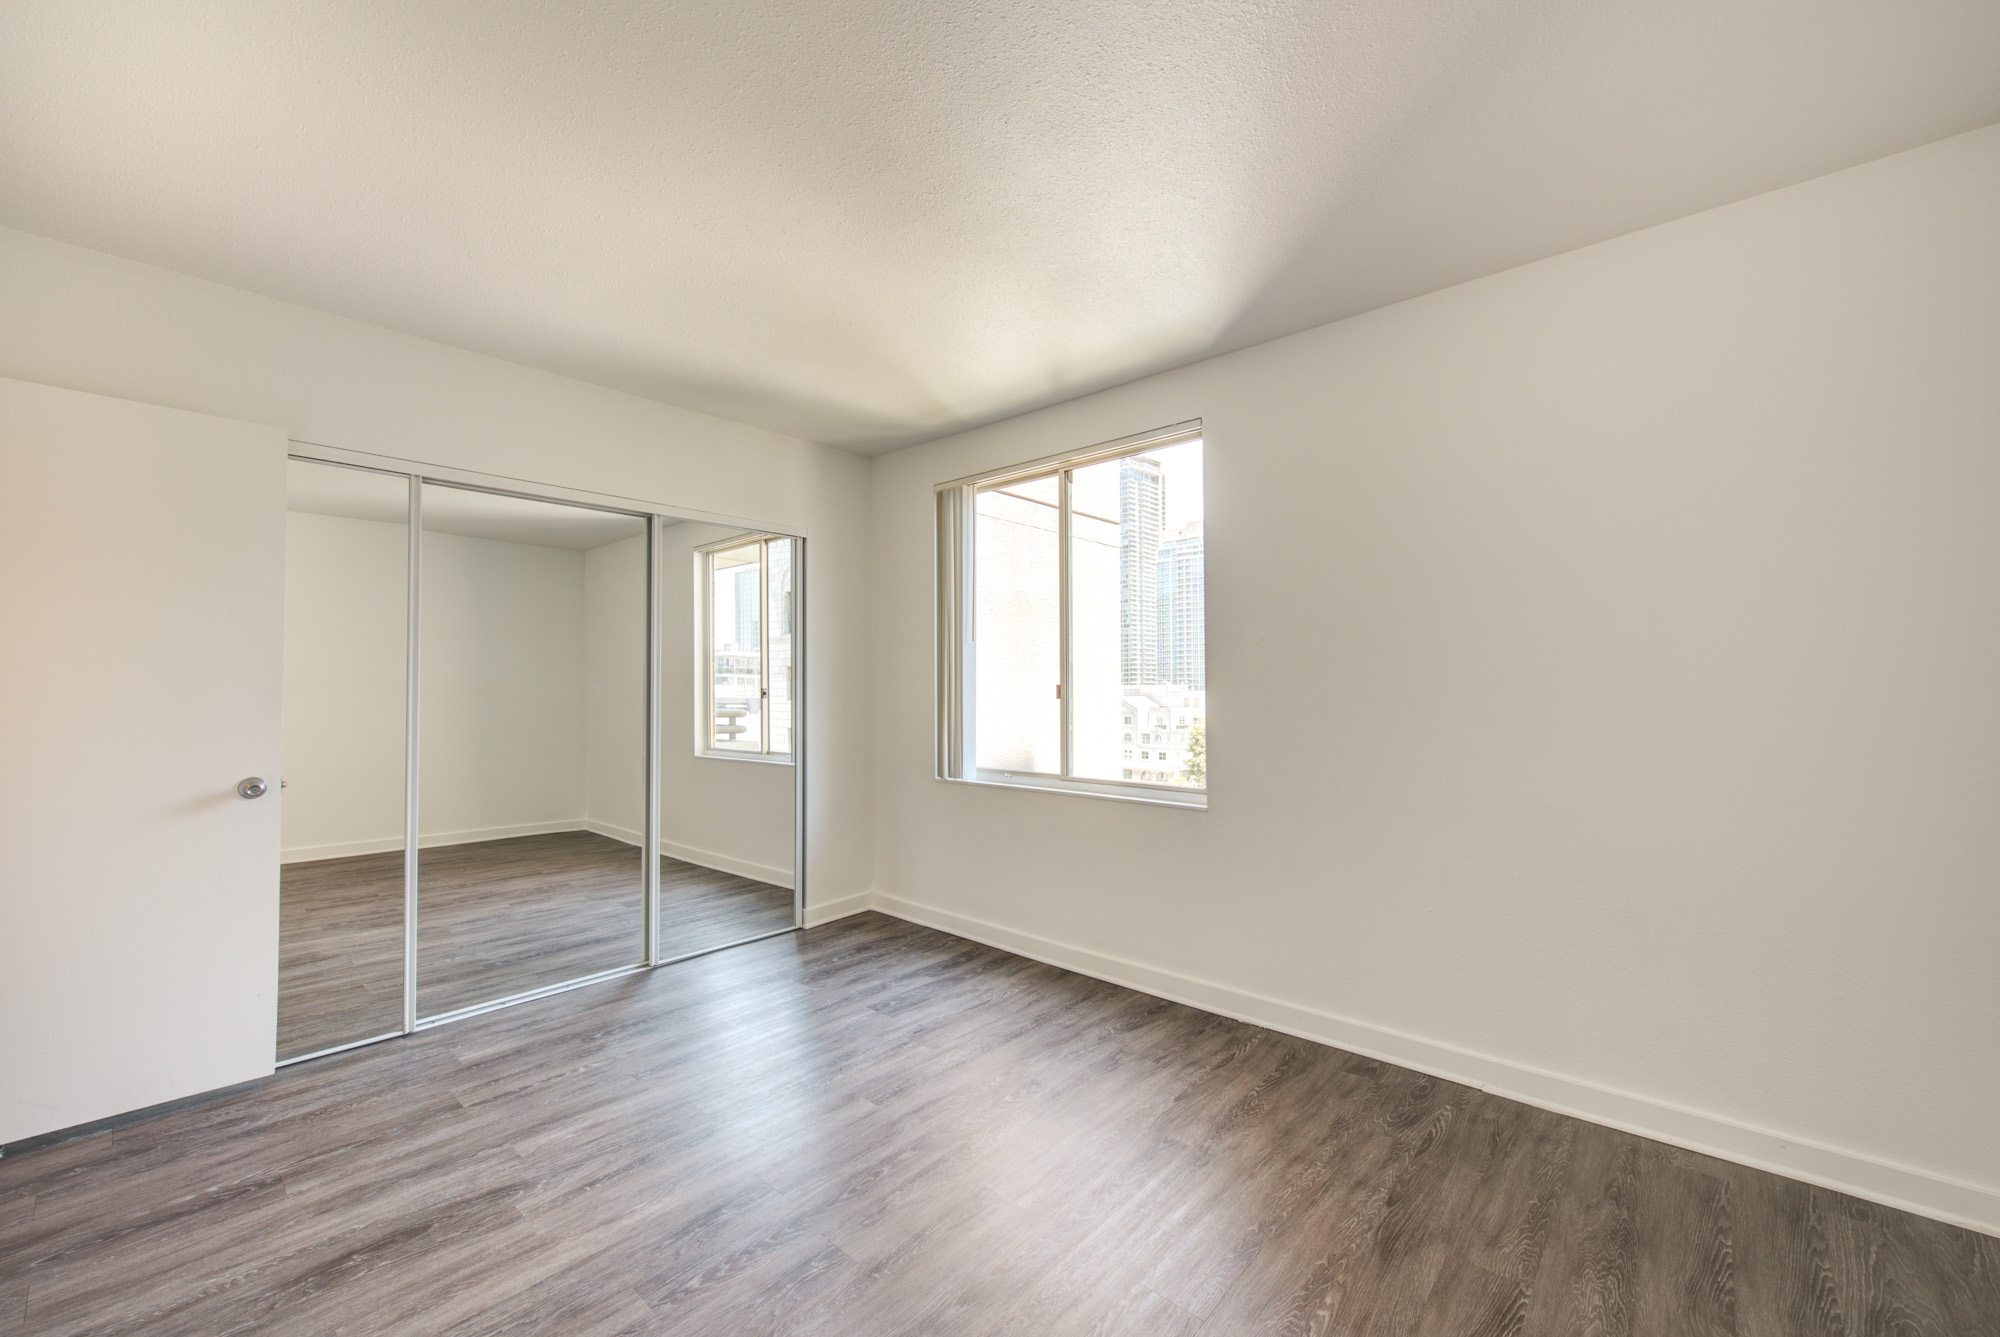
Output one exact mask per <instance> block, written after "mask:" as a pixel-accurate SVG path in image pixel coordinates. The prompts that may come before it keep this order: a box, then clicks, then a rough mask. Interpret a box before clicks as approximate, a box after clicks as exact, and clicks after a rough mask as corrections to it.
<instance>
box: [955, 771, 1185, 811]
mask: <svg viewBox="0 0 2000 1337" xmlns="http://www.w3.org/2000/svg"><path fill="white" fill-rule="evenodd" d="M939 778H940V779H944V782H945V783H946V784H953V785H991V786H993V787H994V788H996V789H1039V790H1042V791H1044V792H1046V793H1051V794H1080V795H1082V796H1083V797H1085V798H1108V799H1112V800H1115V801H1117V802H1120V803H1148V804H1151V805H1152V806H1154V807H1156V808H1193V809H1195V810H1197V811H1206V810H1207V808H1208V791H1207V790H1205V789H1172V788H1169V787H1167V786H1165V785H1137V784H1124V783H1121V782H1119V781H1117V780H1062V779H1058V778H1056V777H1055V776H1053V775H1022V774H1019V773H1017V772H1014V771H981V772H979V773H978V775H976V776H971V777H965V778H956V777H954V778H949V779H945V778H944V777H939Z"/></svg>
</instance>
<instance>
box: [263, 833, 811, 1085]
mask: <svg viewBox="0 0 2000 1337" xmlns="http://www.w3.org/2000/svg"><path fill="white" fill-rule="evenodd" d="M640 857H641V856H640V853H639V851H638V850H637V849H636V848H634V847H633V846H630V845H626V844H621V843H620V842H618V841H616V840H612V839H609V838H608V837H605V836H600V835H597V834H595V833H593V832H589V831H564V832H559V833H556V834H552V835H541V836H518V837H514V838H512V839H509V840H485V841H478V842H474V843H471V844H465V845H448V846H442V847H438V848H435V849H427V850H425V851H423V854H422V858H421V859H420V860H419V864H418V868H419V874H420V884H421V885H420V896H419V902H420V906H421V909H420V912H419V916H418V918H419V923H418V932H417V1005H418V1013H419V1015H421V1016H433V1015H436V1014H439V1013H444V1012H450V1011H454V1010H456V1009H458V1008H462V1007H469V1006H472V1005H473V1004H476V1003H481V1002H486V1001H488V1000H490V999H494V998H502V997H506V996H508V995H510V994H517V993H526V992H528V991H529V990H532V989H539V988H542V987H544V986H545V985H550V984H560V983H562V982H564V981H565V980H573V979H577V978H579V977H581V976H584V975H591V974H595V973H596V972H598V971H601V970H613V969H616V968H617V967H619V966H626V965H631V964H632V963H634V962H635V961H638V960H639V959H641V957H642V956H643V954H644V943H643V933H644V928H643V925H642V923H641V921H640V912H641V907H640V867H639V860H640ZM281 884H282V885H281V889H280V893H279V906H280V908H279V937H278V941H279V951H278V1056H279V1057H280V1058H290V1057H293V1056H296V1055H299V1054H310V1053H315V1052H317V1051H319V1050H321V1049H326V1048H330V1047H331V1046H334V1045H339V1044H345V1043H348V1042H350V1041H353V1040H362V1039H367V1038H368V1037H370V1036H374V1035H381V1034H383V1033H385V1032H388V1031H394V1030H399V1029H401V1027H402V1018H403V856H402V853H401V852H400V851H398V852H396V853H392V854H364V855H357V856H354V857H351V858H345V859H317V860H313V861H311V862H307V863H294V864H286V865H285V866H284V870H283V876H282V878H281ZM791 923H792V893H791V892H790V891H788V890H786V889H784V888H782V887H774V886H771V885H769V884H768V883H764V882H755V881H752V880H751V879H749V878H746V877H738V876H735V875H734V874H731V873H721V872H717V871H715V870H714V869H710V868H702V867H700V866H698V865H696V864H691V863H684V862H682V861H681V860H679V859H669V858H665V857H662V858H661V860H660V937H661V946H662V948H663V955H664V956H667V957H674V956H680V955H684V954H686V953H688V952H696V951H704V950H707V949H708V948H711V947H719V946H722V945H724V944H726V943H732V942H740V941H742V940H743V939H745V938H749V937H755V936H756V935H758V934H761V933H771V932H775V931H777V930H779V929H784V928H789V927H790V926H791Z"/></svg>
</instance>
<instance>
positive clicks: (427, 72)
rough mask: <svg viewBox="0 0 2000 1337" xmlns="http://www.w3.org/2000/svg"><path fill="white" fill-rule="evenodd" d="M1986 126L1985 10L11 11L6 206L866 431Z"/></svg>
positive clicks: (1020, 2)
mask: <svg viewBox="0 0 2000 1337" xmlns="http://www.w3.org/2000/svg"><path fill="white" fill-rule="evenodd" d="M1996 120H2000V4H1996V3H1995V0H1819V2H1818V3H1814V2H1813V0H1691V2H1689V3H1673V4H1669V3H1661V0H1536V2H1535V3H1528V2H1527V0H1341V2H1340V3H1328V2H1327V0H1265V2H1264V3H1258V4H1247V3H1245V4H1179V5H1170V4H1136V3H1132V0H1065V2H1064V3H1060V4H1048V3H1042V2H1040V0H988V2H987V3H981V4H915V5H912V4H902V3H895V0H816V3H813V4H799V3H796V0H680V2H679V3H675V4H660V3H656V2H652V0H595V2H594V3H590V4H578V5H557V4H551V3H549V0H430V2H429V3H424V4H395V3H390V0H338V2H336V0H290V3H286V4H272V3H270V2H269V0H183V2H182V3H175V4H150V5H148V4H134V3H131V0H60V3H52V2H50V0H44V2H43V3H40V4H33V3H27V4H13V5H6V6H0V125H4V126H5V127H6V133H5V134H4V135H0V222H4V223H5V224H6V225H8V226H10V227H15V228H19V229H22V230H24V231H28V232H32V233H37V234H40V235H42V236H47V237H53V238H57V239H59V240H65V241H71V242H75V243H77V244H80V245H84V246H90V247H93V248H95V249H98V250H103V251H109V252H111V253H113V254H116V255H121V256H125V257H128V258H130V259H135V260H143V261H148V262H150V263H153V264H158V265H163V266H165V267H167V268H168V269H173V270H178V271H181V272H183V273H188V274H195V275H199V276H202V277H204V278H208V279H213V280H216V281H218V282H221V283H226V284H231V285H233V286H236V287H240V288H247V289H250V290H252V291H255V292H259V293H263V294H265V295H267V296H271V297H278V298H283V299H286V300H289V301H293V302H300V303H303V304H305V305H307V306H310V307H317V308H320V309H323V310H327V311H333V312H337V313H340V314H342V315H347V316H352V317H356V318H358V319H361V320H365V321H369V322H372V323H374V324H377V325H385V326H388V327H390V328H393V329H399V330H404V331H407V332H409V333H413V334H419V335H424V336H427V337H429V338H433V339H439V340H442V341H444V342H445V343H449V344H456V345H459V346H461V347H465V348H471V349H477V350H479V351H482V352H486V353H490V354H493V355H494V356H497V357H502V358H506V359H508V360H510V361H514V362H520V363H525V364H528V365H530V366H536V367H542V368H545V369H548V370H551V371H555V372H560V373H563V374H566V375H570V376H577V377H581V378H583V379H584V380H588V381H596V382H598V383H600V384H604V385H609V386H613V387H615V388H618V389H622V390H629V391H632V392H634V393H637V394H641V395H647V396H650V397H652V398H655V399H659V400H664V401H666V402H668V403H674V404H680V405H684V406H685V407H688V408H694V409H701V410H705V411H707V412H709V413H715V414H720V415H722V416H723V417H727V418H736V419H739V420H741V421H744V422H748V423H755V424H758V425H761V426H764V427H769V428H773V429H775V430H777V431H781V432H787V433H791V434H793V435H796V436H803V437H807V438H810V439H812V440H815V441H823V442H827V443H829V444H833V445H839V446H846V447H849V448H851V449H854V450H858V451H862V452H865V453H869V454H873V453H877V452H880V451H882V450H886V449H890V448H893V447H894V446H896V445H898V444H906V443H909V442H912V441H919V440H925V439H928V438H930V437H934V436H939V435H942V434H944V433H947V432H951V431H955V430H958V429H960V428H963V427H965V426H968V425H969V424H971V423H973V422H979V421H987V420H991V419H994V418H998V417H1004V416H1006V415H1008V414H1012V413H1018V412H1020V411H1022V410H1024V409H1028V408H1032V407H1034V406H1036V405H1038V404H1046V403H1052V402H1055V401H1057V400H1061V399H1067V398H1070V397H1073V396H1075V395H1077V394H1080V393H1082V392H1084V391H1087V390H1092V389H1096V388H1098V387H1100V386H1104V385H1110V384H1115V383H1118V382H1121V381H1125V380H1129V379H1131V378H1133V377H1135V376H1138V375H1141V374H1144V373H1146V372H1149V371H1157V370H1160V369H1162V368H1165V367H1171V366H1178V365H1181V364H1183V363H1186V362H1190V361H1192V360H1194V359H1197V358H1201V357H1206V356H1210V355H1212V354H1215V353H1221V352H1227V351H1229V350H1230V349H1235V348H1244V347H1247V346H1249V345H1251V344H1254V343H1258V342H1261V341H1263V340H1266V339H1271V338H1274V337H1276V336H1278V335H1282V334H1289V333H1291V332H1293V331H1295V330H1301V329H1305V328H1307V327H1309V326H1313V325H1318V324H1322V323H1324V322H1326V321H1330V320H1334V319H1337V318H1339V317H1341V316H1346V315H1351V314H1353V313H1355V312H1357V311H1365V310H1369V309H1371V308H1374V307H1379V306H1383V305H1386V304H1388V303H1390V302H1394V301H1398V300H1400V299H1402V298H1406V297H1411V296H1414V295H1416V294H1418V293H1423V292H1429V291H1432V290H1434V289H1437V288H1441V287H1444V286H1447V285H1449V284H1454V283H1459V282H1463V281H1464V280H1466V279H1470V278H1476V277H1478V276H1479V275H1482V274H1492V273H1496V272H1498V271H1500V270H1504V269H1508V268H1511V267H1513V266H1515V265H1520V264H1523V263H1525V262H1527V261H1530V260H1535V259H1538V258H1540V257H1542V256H1548V255H1554V254H1557V253H1558V252H1562V251H1567V250H1571V249H1573V248H1576V247H1579V246H1584V245H1587V244H1589V243H1591V242H1595V241H1601V240H1604V239H1605V238H1608V237H1615V236H1618V235H1621V234H1623V233H1628V232H1632V231H1635V230H1637V229H1640V228H1644V227H1649V226H1651V225H1653V224H1656V223H1662V222H1665V221H1667V220H1668V219H1673V218H1679V217H1683V216H1685V215H1688V214H1691V213H1695V212H1697V211H1700V210H1703V209H1708V208H1712V207H1714V206H1716V205H1719V204H1725V203H1727V202H1729V201H1731V200H1739V199H1743V198H1744V197H1746V196H1750V195H1755V194H1758V193H1760V192H1763V191H1767V190H1771V189H1774V188H1776V187H1779V186H1784V185H1789V184H1791V183H1793V182H1797V181H1803V180H1805V179H1807V178H1809V177H1814V176H1818V175H1820V174H1822V173H1825V172H1831V171H1835V170H1837V169H1839V168H1842V167H1849V166H1853V165H1854V164H1856V163H1860V162H1865V161H1867V160H1869V159H1871V158H1878V157H1881V156H1883V155H1885V154H1889V153H1893V152H1896V151H1897V150H1899V149H1906V148H1911V147H1914V146H1916V145H1918V144H1925V143H1929V142H1930V141H1932V140H1935V139H1940V138H1942V137H1944V136H1946V135H1950V134H1955V133H1957V132H1960V131H1965V130H1971V129H1974V128H1976V127H1979V126H1984V125H1989V124H1992V123H1993V122H1994V121H1996ZM474 220H476V221H474Z"/></svg>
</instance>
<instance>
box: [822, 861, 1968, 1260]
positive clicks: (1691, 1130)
mask: <svg viewBox="0 0 2000 1337" xmlns="http://www.w3.org/2000/svg"><path fill="white" fill-rule="evenodd" d="M860 899H863V898H862V897H850V898H849V900H860ZM867 899H869V900H871V901H872V906H873V908H874V909H877V910H880V911H881V912H882V913H884V914H888V915H893V916H895V917H896V918H898V919H906V920H909V921H910V922H911V923H913V924H922V925H924V926H925V927H927V928H934V929H938V930H940V931H942V932H945V933H951V934H955V935H957V936H958V937H961V938H970V939H972V940H973V941H974V942H981V943H985V944H986V945H987V946H989V947H998V948H1000V949H1001V950H1002V951H1007V952H1013V953H1014V954H1016V955H1018V956H1026V957H1031V958H1033V959H1034V960H1037V961H1044V962H1047V963H1048V964H1050V965H1053V966H1060V967H1062V968H1063V969H1065V970H1073V971H1075V972H1077V973H1078V974H1080V975H1089V976H1091V977H1093V978H1095V979H1101V980H1106V981H1109V982H1110V983H1113V984H1122V985H1124V986H1125V987H1126V988H1129V989H1137V990H1139V991H1140V992H1141V993H1148V994H1152V995H1154V996H1155V997H1159V998H1165V999H1169V1000H1171V1001H1173V1002H1176V1003H1185V1004H1187V1005H1188V1006H1190V1007H1198V1008H1200V1009H1202V1010H1203V1011H1205V1012H1214V1013H1217V1014H1219V1015H1221V1016H1225V1017H1233V1018H1235V1019H1237V1020H1238V1021H1246V1022H1249V1023H1251V1024H1252V1025H1256V1026H1263V1027H1266V1028H1268V1029H1270V1030H1274V1031H1283V1032H1284V1033H1285V1034H1287V1035H1296V1036H1298V1037H1300V1038H1301V1039H1305V1040H1312V1041H1316V1042H1317V1043H1319V1044H1323V1045H1331V1046H1333V1047H1334V1048H1336V1049H1345V1050H1347V1051H1349V1052H1350V1053H1355V1054H1362V1055H1365V1056H1367V1057H1369V1058H1374V1059H1380V1060H1382V1061H1383V1062H1385V1063H1393V1064H1396V1065H1397V1066H1398V1067H1404V1068H1413V1069H1415V1070H1416V1071H1418V1072H1425V1073H1429V1074H1431V1075H1432V1076H1434V1077H1442V1078H1444V1079H1446V1080H1447V1081H1453V1082H1459V1083H1462V1084H1464V1085H1466V1086H1473V1087H1477V1088H1479V1089H1480V1090H1482V1091H1490V1092H1492V1093H1493V1094H1495V1095H1498V1096H1504V1097H1506V1098H1508V1099H1510V1100H1518V1101H1521V1102H1523V1103H1524V1104H1529V1105H1536V1106H1539V1107H1540V1108H1542V1109H1546V1110H1553V1111H1555V1112H1556V1113H1558V1114H1567V1115H1571V1116H1574V1117H1575V1118H1579V1119H1585V1120H1588V1121H1589V1122H1591V1123H1597V1124H1603V1125H1605V1126H1607V1127H1610V1128H1617V1129H1620V1130H1621V1131H1624V1132H1628V1133H1635V1134H1637V1135H1638V1136H1640V1137H1646V1138H1651V1139H1653V1140H1654V1141H1657V1142H1667V1143H1671V1144H1672V1145H1674V1146H1677V1147H1685V1148H1687V1149H1688V1150H1690V1151H1698V1152H1702V1153H1704V1154H1705V1155H1709V1156H1715V1157H1719V1158H1720V1159H1722V1160H1727V1161H1734V1162H1736V1163H1738V1164H1741V1165H1749V1166H1753V1167H1755V1168H1757V1169H1759V1170H1769V1171H1771V1172H1772V1173H1773V1174H1780V1175H1784V1176H1786V1177H1787V1178H1790V1179H1798V1180H1803V1181H1804V1182H1806V1183H1808V1184H1817V1185H1819V1186H1820V1187H1822V1188H1830V1189H1834V1190H1836V1191H1838V1192H1841V1193H1847V1194H1852V1195H1853V1196H1854V1197H1857V1198H1866V1199H1868V1200H1869V1201H1871V1202H1879V1203H1882V1204H1884V1205H1886V1206H1889V1207H1896V1208H1900V1209H1902V1210H1903V1211H1907V1212H1914V1213H1916V1214H1917V1215H1919V1216H1927V1217H1931V1218H1933V1219H1935V1220H1939V1221H1946V1222H1949V1223H1951V1224H1952V1225H1957V1226H1964V1227H1966V1228H1967V1229H1971V1230H1977V1231H1980V1232H1982V1233H1984V1234H1988V1235H2000V1189H1995V1188H1992V1187H1988V1186H1985V1185H1981V1184H1976V1183H1972V1182H1970V1181H1967V1180H1960V1179H1947V1178H1944V1177H1942V1176H1939V1175H1934V1174H1931V1173H1929V1172H1927V1171H1923V1170H1918V1169H1914V1168H1912V1167H1910V1166H1905V1165H1898V1164H1895V1163H1894V1162H1890V1161H1884V1160H1880V1159H1877V1158H1875V1157H1871V1156H1864V1155H1860V1154H1858V1153H1855V1152H1851V1151H1842V1150H1839V1149H1838V1148H1834V1147H1827V1146H1821V1145H1818V1144H1816V1143H1812V1142H1808V1141H1804V1140H1801V1139H1799V1138H1795V1137H1789V1136H1786V1135H1785V1134H1783V1133H1778V1132H1774V1131H1772V1130H1770V1129H1765V1128H1758V1127H1756V1126H1754V1125H1751V1124H1746V1123H1740V1122H1737V1121H1735V1120H1732V1119H1725V1118H1721V1117H1719V1116H1716V1115H1713V1114H1704V1113H1702V1112H1700V1111H1698V1110H1691V1109H1685V1108H1682V1107H1680V1106H1678V1105H1673V1104H1670V1103H1667V1102H1664V1101H1659V1100H1655V1099H1652V1098H1650V1097H1646V1096H1638V1095H1633V1094H1631V1093H1629V1092H1624V1091H1615V1090H1612V1089H1610V1088H1608V1087H1602V1086H1597V1085H1594V1084H1592V1083H1590V1082H1585V1081H1579V1080H1578V1079H1576V1078H1573V1077H1564V1076H1561V1075H1559V1074H1556V1073H1550V1072H1543V1071H1540V1070H1538V1069H1535V1068H1528V1067H1523V1066H1521V1065H1519V1064H1515V1063H1510V1062H1507V1061H1505V1060H1502V1059H1496V1058H1490V1057H1487V1056H1486V1055H1483V1054H1476V1053H1472V1052H1470V1051H1467V1050H1463V1049H1458V1048H1455V1047H1453V1046H1451V1045H1447V1044H1440V1043H1438V1042H1436V1041H1432V1040H1425V1039H1422V1038H1420V1037H1418V1036H1414V1035H1405V1034H1402V1033H1400V1032H1397V1031H1390V1030H1384V1029H1382V1028H1380V1027H1377V1026H1371V1025H1368V1024H1366V1023H1364V1022H1358V1021H1352V1020H1349V1019H1347V1018H1345V1017H1339V1016H1335V1015H1333V1014H1332V1013H1329V1012H1321V1011H1317V1010H1315V1009H1312V1008H1305V1007H1299V1006H1297V1005H1295V1004H1291V1003H1286V1002H1282V1001H1280V1000H1278V999H1275V998H1266V997H1264V996H1262V995H1260V994H1254V993H1248V992H1245V991H1243V990H1240V989H1234V988H1231V987H1229V986H1227V985H1222V984H1215V983H1211V982H1209V981H1207V980H1202V979H1197V978H1195V977H1193V976H1189V975H1182V974H1178V973H1175V972H1173V971H1166V970H1159V969H1156V968H1154V967H1152V966H1147V965H1142V964H1140V963H1139V962H1136V961H1128V960H1125V959H1123V958H1121V957H1116V956H1110V955H1107V954H1105V953H1102V952H1095V951H1092V950H1090V949H1088V948H1083V947H1073V946H1071V945H1069V944H1067V943H1061V942H1056V941H1053V940H1051V939H1048V938H1042V937H1038V936H1036V935H1034V934H1031V933H1023V932H1020V931H1019V930H1016V929H1010V928H1005V927H1003V926H1001V925H999V924H992V923H988V922H987V921H985V920H983V919H975V918H972V917H970V916H967V915H961V914H956V913H953V912H951V911H949V910H940V909H937V908H935V907H933V906H928V905H923V904H921V903H919V902H916V901H909V900H904V899H902V898H900V897H897V896H891V895H887V894H885V893H882V892H876V893H875V894H874V895H873V896H872V897H869V898H867ZM842 904H845V902H842ZM827 908H828V910H831V909H832V908H833V907H831V906H829V907H827ZM843 913H853V911H843ZM836 917H837V916H836V915H833V914H828V915H827V916H826V918H828V919H832V918H836ZM813 922H820V920H819V916H818V915H817V914H815V915H814V917H813Z"/></svg>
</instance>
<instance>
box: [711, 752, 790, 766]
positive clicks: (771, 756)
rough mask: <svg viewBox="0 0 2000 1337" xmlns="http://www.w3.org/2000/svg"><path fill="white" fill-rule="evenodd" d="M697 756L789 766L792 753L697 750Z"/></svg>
mask: <svg viewBox="0 0 2000 1337" xmlns="http://www.w3.org/2000/svg"><path fill="white" fill-rule="evenodd" d="M694 755H695V757H696V758H697V759H698V760H702V761H754V762H756V763H757V764H758V765H760V766H789V765H791V764H792V755H791V753H789V752H779V753H767V752H707V751H697V752H696V753H695V754H694Z"/></svg>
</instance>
